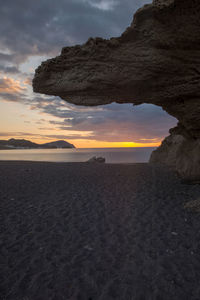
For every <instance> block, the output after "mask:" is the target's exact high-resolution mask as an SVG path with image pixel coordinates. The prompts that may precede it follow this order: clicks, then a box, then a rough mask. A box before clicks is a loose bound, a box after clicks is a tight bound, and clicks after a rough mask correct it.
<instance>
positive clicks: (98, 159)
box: [87, 156, 106, 163]
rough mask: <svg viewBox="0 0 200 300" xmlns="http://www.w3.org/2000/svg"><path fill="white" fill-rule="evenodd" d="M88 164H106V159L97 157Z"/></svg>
mask: <svg viewBox="0 0 200 300" xmlns="http://www.w3.org/2000/svg"><path fill="white" fill-rule="evenodd" d="M87 162H89V163H105V162H106V160H105V158H104V157H96V156H93V157H92V158H90V159H89V160H88V161H87Z"/></svg>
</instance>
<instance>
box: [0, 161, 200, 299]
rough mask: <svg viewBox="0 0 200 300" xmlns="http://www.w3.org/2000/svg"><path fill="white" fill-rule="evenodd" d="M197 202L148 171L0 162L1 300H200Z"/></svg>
mask: <svg viewBox="0 0 200 300" xmlns="http://www.w3.org/2000/svg"><path fill="white" fill-rule="evenodd" d="M199 197H200V186H199V185H194V186H190V185H185V184H182V183H181V180H180V179H179V178H177V177H176V176H175V174H174V173H173V172H171V171H170V170H167V168H162V167H160V166H152V165H150V164H148V163H134V164H96V163H85V162H83V163H78V162H75V163H60V162H59V163H57V162H56V163H54V162H50V163H49V162H38V161H37V162H36V161H34V162H30V161H0V199H1V216H2V224H1V225H2V229H3V230H1V233H0V235H1V236H0V240H1V249H2V258H3V259H2V268H1V274H2V278H3V280H2V281H1V283H0V290H1V291H2V292H1V295H2V299H6V300H21V299H24V298H26V299H30V300H40V299H43V300H53V299H75V300H76V299H83V300H84V299H85V300H88V299H92V300H96V299H108V300H110V299H134V300H137V299H140V298H141V299H164V300H168V299H198V297H199V280H200V274H199V269H200V253H199V247H200V242H199V241H200V216H199V215H198V214H195V213H192V212H190V211H188V210H185V209H184V204H185V203H188V202H189V201H191V200H195V199H197V198H199Z"/></svg>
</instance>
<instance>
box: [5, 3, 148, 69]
mask: <svg viewBox="0 0 200 300" xmlns="http://www.w3.org/2000/svg"><path fill="white" fill-rule="evenodd" d="M147 2H150V0H134V1H133V0H123V1H122V0H120V1H117V0H115V1H114V0H87V1H83V0H68V1H66V0H58V1H54V0H42V1H32V0H26V1H25V0H20V1H13V0H7V1H4V0H0V5H1V10H0V18H1V27H0V36H1V41H0V48H1V49H2V50H3V51H4V52H6V51H7V52H8V53H4V52H2V53H0V59H1V58H3V59H4V60H7V61H9V62H11V61H12V62H15V63H18V64H19V63H20V62H24V61H25V60H26V59H27V58H28V57H30V56H33V55H47V56H54V55H56V54H58V53H59V52H60V50H61V48H62V47H64V46H69V45H72V44H76V43H82V42H85V41H86V40H87V39H88V37H91V36H93V37H95V36H102V37H111V36H113V35H119V34H121V33H122V32H123V31H124V30H125V28H126V27H127V26H128V25H129V24H130V22H131V19H132V16H133V13H134V11H136V9H137V8H139V7H141V6H142V5H143V4H145V3H147Z"/></svg>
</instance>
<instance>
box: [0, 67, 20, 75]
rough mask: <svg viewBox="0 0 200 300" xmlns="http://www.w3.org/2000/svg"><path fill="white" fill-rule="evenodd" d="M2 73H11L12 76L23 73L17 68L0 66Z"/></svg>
mask: <svg viewBox="0 0 200 300" xmlns="http://www.w3.org/2000/svg"><path fill="white" fill-rule="evenodd" d="M0 72H5V73H10V74H20V73H21V72H20V71H19V69H18V68H17V67H16V66H13V67H6V66H3V65H0Z"/></svg>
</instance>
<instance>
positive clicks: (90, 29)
mask: <svg viewBox="0 0 200 300" xmlns="http://www.w3.org/2000/svg"><path fill="white" fill-rule="evenodd" d="M150 2H151V1H150V0H57V1H55V0H35V1H32V0H15V1H13V0H6V1H5V0H0V7H1V10H0V20H1V26H0V139H9V138H24V139H28V140H31V141H34V142H37V143H44V142H50V141H55V140H60V139H62V140H66V141H68V142H70V143H72V144H74V145H75V146H76V147H78V148H101V147H149V146H150V147H154V146H158V145H159V144H160V142H161V140H162V139H163V138H164V137H165V136H167V135H168V130H169V128H171V127H174V126H175V125H176V123H177V120H176V119H174V118H173V117H171V116H169V115H168V114H167V113H166V112H164V111H163V110H162V109H161V108H160V107H156V106H153V105H149V104H144V105H141V106H133V105H132V104H116V103H113V104H109V105H106V106H99V107H81V106H74V105H71V104H69V103H67V102H65V101H63V100H61V99H60V98H59V97H54V96H52V97H50V96H45V95H41V94H36V93H33V91H32V85H31V84H32V78H33V76H34V70H35V69H36V68H37V66H38V65H39V64H40V63H41V62H42V61H44V60H46V59H49V58H52V57H54V56H57V55H59V54H60V52H61V49H62V47H65V46H73V45H76V44H81V43H84V42H85V41H86V40H88V38H89V37H97V36H98V37H103V38H111V37H113V36H119V35H121V34H122V32H123V31H124V30H125V29H126V27H128V26H129V25H130V23H131V21H132V18H133V14H134V12H135V11H136V10H137V9H138V8H140V7H141V6H143V5H144V4H147V3H150Z"/></svg>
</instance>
